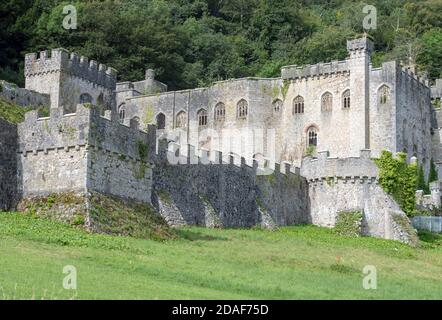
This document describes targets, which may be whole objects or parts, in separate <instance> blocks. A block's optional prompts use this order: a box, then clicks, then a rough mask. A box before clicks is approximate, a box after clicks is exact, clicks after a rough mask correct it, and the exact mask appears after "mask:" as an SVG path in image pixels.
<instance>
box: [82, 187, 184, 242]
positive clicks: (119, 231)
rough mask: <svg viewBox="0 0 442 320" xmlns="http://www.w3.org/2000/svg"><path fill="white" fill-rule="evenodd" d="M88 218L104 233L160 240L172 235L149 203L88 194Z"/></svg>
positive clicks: (170, 237)
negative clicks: (89, 210) (89, 206)
mask: <svg viewBox="0 0 442 320" xmlns="http://www.w3.org/2000/svg"><path fill="white" fill-rule="evenodd" d="M90 204H91V213H90V218H91V221H92V223H93V224H94V226H95V227H97V228H98V229H99V230H100V231H101V232H103V233H106V234H113V235H121V236H131V237H135V238H144V239H153V240H158V241H164V240H167V239H172V238H174V237H176V234H175V232H174V231H173V230H172V229H171V228H170V227H168V225H167V224H166V222H165V221H164V219H163V218H162V217H161V216H160V215H159V214H158V213H156V212H155V210H154V208H152V207H151V206H149V205H144V204H141V203H136V202H134V201H128V202H124V201H122V200H120V199H117V198H114V197H109V196H103V195H100V194H92V196H91V198H90Z"/></svg>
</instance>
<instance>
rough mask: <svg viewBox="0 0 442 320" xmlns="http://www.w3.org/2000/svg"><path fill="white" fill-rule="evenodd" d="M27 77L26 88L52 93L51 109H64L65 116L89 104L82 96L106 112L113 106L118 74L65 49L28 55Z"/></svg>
mask: <svg viewBox="0 0 442 320" xmlns="http://www.w3.org/2000/svg"><path fill="white" fill-rule="evenodd" d="M25 77H26V89H28V90H34V91H37V92H40V93H44V94H49V95H50V97H51V108H54V109H56V108H58V107H63V108H64V110H65V111H64V113H75V107H76V106H77V104H79V103H83V102H86V101H81V99H80V96H81V95H82V94H88V95H90V96H91V97H92V101H89V102H91V103H93V104H97V105H103V107H104V108H105V109H112V108H113V107H114V106H113V104H114V101H115V100H114V93H113V91H114V90H115V88H116V77H117V74H116V71H115V70H114V69H112V68H108V67H106V66H105V65H103V64H98V63H97V62H96V61H93V60H91V61H90V62H89V60H88V58H86V57H79V56H78V55H77V54H75V53H72V54H69V52H67V51H66V50H64V49H55V50H52V51H51V52H49V51H42V52H40V54H39V56H37V54H36V53H30V54H27V55H26V58H25Z"/></svg>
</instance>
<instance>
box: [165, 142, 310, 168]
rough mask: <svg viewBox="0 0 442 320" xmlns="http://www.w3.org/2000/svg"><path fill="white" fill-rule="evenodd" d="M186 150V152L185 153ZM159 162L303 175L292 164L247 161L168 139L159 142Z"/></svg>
mask: <svg viewBox="0 0 442 320" xmlns="http://www.w3.org/2000/svg"><path fill="white" fill-rule="evenodd" d="M183 149H184V152H183ZM158 158H159V161H169V163H170V164H172V165H192V164H193V165H234V166H237V167H239V168H242V169H245V170H252V171H253V172H254V173H255V174H257V175H271V174H273V173H281V174H284V175H297V176H299V175H300V173H301V170H300V168H298V167H295V166H293V165H292V164H291V163H288V162H283V163H274V164H273V167H272V165H271V163H270V161H266V160H265V159H264V161H262V162H260V161H258V160H257V159H247V158H245V157H241V156H239V155H236V154H232V153H230V154H227V155H225V154H223V152H221V151H217V150H211V151H209V150H205V149H199V150H197V149H196V148H195V147H194V146H192V145H185V146H182V145H180V144H178V143H175V142H173V141H169V140H167V139H161V140H159V142H158Z"/></svg>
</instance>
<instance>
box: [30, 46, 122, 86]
mask: <svg viewBox="0 0 442 320" xmlns="http://www.w3.org/2000/svg"><path fill="white" fill-rule="evenodd" d="M52 72H66V73H69V74H71V75H73V76H76V77H78V78H81V79H84V80H88V81H90V82H93V83H95V84H98V85H100V86H103V87H105V88H108V89H115V86H116V82H117V71H116V70H115V69H114V68H111V67H107V66H106V65H104V64H98V62H97V61H95V60H90V61H89V59H88V58H87V57H83V56H81V57H80V56H78V54H76V53H69V51H67V50H66V49H62V48H60V49H54V50H52V51H42V52H40V53H39V54H37V53H29V54H27V55H26V57H25V77H32V76H38V75H41V74H45V73H52Z"/></svg>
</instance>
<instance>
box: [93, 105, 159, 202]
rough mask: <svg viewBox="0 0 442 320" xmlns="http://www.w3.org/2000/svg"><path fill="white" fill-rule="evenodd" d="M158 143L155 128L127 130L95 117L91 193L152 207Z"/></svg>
mask: <svg viewBox="0 0 442 320" xmlns="http://www.w3.org/2000/svg"><path fill="white" fill-rule="evenodd" d="M155 143H156V132H155V128H154V127H152V126H149V128H148V130H147V132H143V131H140V130H139V129H138V126H137V125H136V124H134V123H133V124H132V127H127V126H124V125H121V124H119V123H117V122H116V121H112V120H109V119H106V118H103V117H101V116H99V115H98V114H97V113H94V114H93V115H92V126H91V129H90V138H89V144H90V146H91V147H90V149H89V159H88V181H87V188H88V190H94V191H97V192H100V193H103V194H108V195H114V196H118V197H120V198H123V199H133V200H136V201H138V202H143V203H150V202H151V187H152V168H151V162H152V160H153V157H154V154H155V149H156V144H155Z"/></svg>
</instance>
